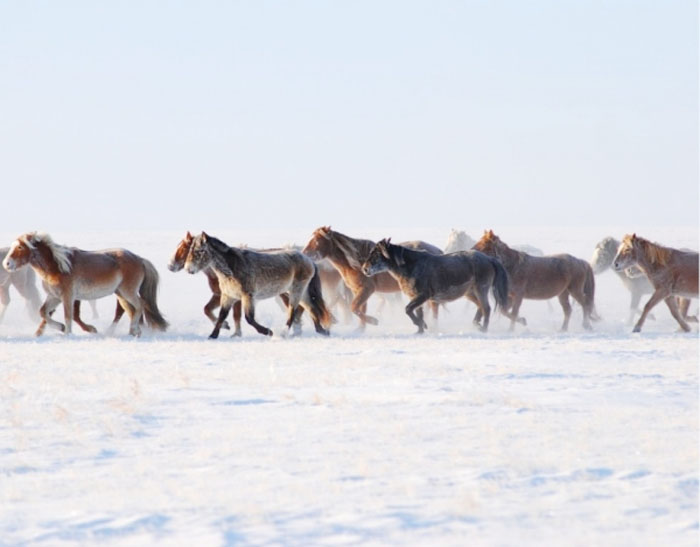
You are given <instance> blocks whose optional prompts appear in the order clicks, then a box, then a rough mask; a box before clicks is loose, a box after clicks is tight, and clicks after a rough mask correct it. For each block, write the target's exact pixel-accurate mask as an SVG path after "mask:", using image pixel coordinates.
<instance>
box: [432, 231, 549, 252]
mask: <svg viewBox="0 0 700 547" xmlns="http://www.w3.org/2000/svg"><path fill="white" fill-rule="evenodd" d="M475 244H476V241H474V240H473V239H472V238H471V237H470V236H469V235H468V234H467V232H465V231H464V230H456V229H455V228H452V231H451V232H450V235H449V236H447V243H446V244H445V254H448V253H456V252H457V251H470V250H471V249H472V248H473V247H474V245H475ZM510 248H511V249H515V250H516V251H520V252H523V253H527V254H529V255H532V256H544V252H543V251H542V249H538V248H537V247H533V246H532V245H528V244H526V243H525V244H521V245H511V247H510Z"/></svg>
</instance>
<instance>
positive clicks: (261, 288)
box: [185, 232, 331, 338]
mask: <svg viewBox="0 0 700 547" xmlns="http://www.w3.org/2000/svg"><path fill="white" fill-rule="evenodd" d="M205 268H211V269H212V270H213V271H214V272H215V273H216V277H217V278H218V280H219V288H220V289H221V309H220V311H219V318H218V320H217V322H216V324H215V325H214V330H213V331H212V333H211V335H210V336H209V337H210V338H217V337H218V336H219V331H220V329H221V324H222V323H223V321H224V319H225V318H226V316H227V315H228V311H229V309H230V308H231V305H232V304H233V303H235V302H237V301H241V303H242V305H243V312H244V314H245V318H246V321H247V322H248V323H249V324H250V325H252V326H253V327H254V328H255V330H257V331H258V332H259V333H260V334H264V335H268V336H271V335H272V331H271V330H270V329H268V328H267V327H264V326H262V325H260V324H259V323H258V322H257V321H256V320H255V302H256V301H257V300H263V299H266V298H273V297H275V296H279V295H282V294H285V293H286V295H287V328H290V327H291V326H292V324H293V323H294V322H295V320H296V318H297V317H298V315H299V314H300V313H301V310H302V309H305V310H306V311H307V312H308V313H309V315H310V316H311V319H312V320H313V322H314V327H315V328H316V332H318V333H321V334H325V335H327V334H328V327H329V326H330V323H331V314H330V312H329V311H328V309H327V308H326V305H325V303H324V301H323V296H322V295H321V281H320V279H319V277H318V272H317V269H316V265H315V264H314V263H313V261H312V260H311V259H309V258H308V257H306V256H304V255H303V254H301V253H300V252H298V251H279V252H274V253H261V252H256V251H251V250H249V249H239V248H236V247H229V246H228V245H226V244H225V243H224V242H223V241H221V240H219V239H216V238H215V237H212V236H209V235H207V234H206V233H205V232H202V233H201V234H200V235H198V236H196V237H195V238H194V240H193V241H192V244H191V246H190V250H189V252H188V254H187V259H186V260H185V269H186V270H187V271H188V272H189V273H191V274H193V273H197V272H198V271H201V270H203V269H205Z"/></svg>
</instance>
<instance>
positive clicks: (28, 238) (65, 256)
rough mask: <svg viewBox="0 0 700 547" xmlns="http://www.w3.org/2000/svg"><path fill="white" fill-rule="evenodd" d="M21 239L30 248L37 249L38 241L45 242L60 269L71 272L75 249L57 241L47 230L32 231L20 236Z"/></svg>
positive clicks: (62, 271)
mask: <svg viewBox="0 0 700 547" xmlns="http://www.w3.org/2000/svg"><path fill="white" fill-rule="evenodd" d="M19 239H20V241H22V243H24V244H25V245H26V246H27V247H29V248H30V249H36V245H37V243H43V244H44V245H45V246H46V247H48V249H49V251H51V256H52V257H53V259H54V261H55V262H56V265H57V266H58V270H59V271H60V272H61V273H70V270H71V267H72V266H73V263H72V256H73V251H72V250H71V249H69V248H68V247H65V246H63V245H59V244H58V243H56V242H55V241H54V240H53V239H51V236H50V235H49V234H47V233H46V232H30V233H28V234H24V235H23V236H20V237H19Z"/></svg>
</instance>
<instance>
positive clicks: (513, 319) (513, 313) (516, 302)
mask: <svg viewBox="0 0 700 547" xmlns="http://www.w3.org/2000/svg"><path fill="white" fill-rule="evenodd" d="M522 303H523V295H522V294H518V295H515V296H513V305H512V306H511V308H510V315H508V314H507V313H505V312H504V315H505V316H506V317H508V318H510V328H509V329H508V330H509V331H511V332H512V331H514V330H515V323H520V324H521V325H527V321H526V320H525V318H524V317H518V312H520V305H521V304H522Z"/></svg>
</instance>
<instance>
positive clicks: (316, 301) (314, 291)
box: [303, 264, 333, 334]
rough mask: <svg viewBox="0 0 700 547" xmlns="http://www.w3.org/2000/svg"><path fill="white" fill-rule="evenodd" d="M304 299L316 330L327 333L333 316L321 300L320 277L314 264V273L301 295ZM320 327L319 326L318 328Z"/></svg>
mask: <svg viewBox="0 0 700 547" xmlns="http://www.w3.org/2000/svg"><path fill="white" fill-rule="evenodd" d="M303 300H304V301H305V303H306V305H307V307H308V312H309V313H310V314H311V318H312V319H313V321H314V325H315V327H316V332H320V333H322V334H328V329H329V328H330V326H331V323H332V322H333V316H332V315H331V312H330V311H328V308H327V307H326V303H325V302H324V301H323V294H322V293H321V277H320V276H319V275H318V267H317V266H316V264H314V275H313V277H312V278H311V281H309V285H308V286H307V287H306V294H305V295H304V297H303ZM319 327H320V328H319Z"/></svg>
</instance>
